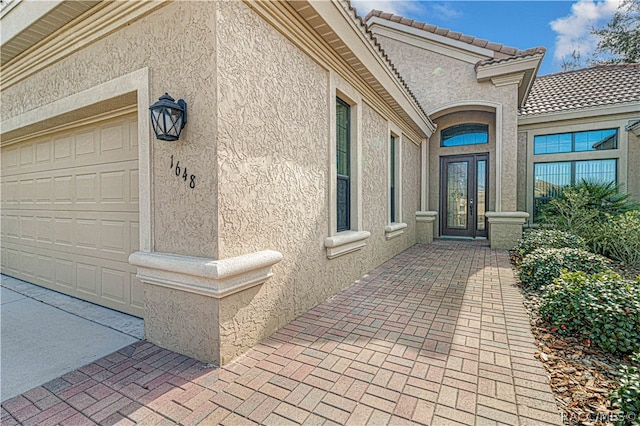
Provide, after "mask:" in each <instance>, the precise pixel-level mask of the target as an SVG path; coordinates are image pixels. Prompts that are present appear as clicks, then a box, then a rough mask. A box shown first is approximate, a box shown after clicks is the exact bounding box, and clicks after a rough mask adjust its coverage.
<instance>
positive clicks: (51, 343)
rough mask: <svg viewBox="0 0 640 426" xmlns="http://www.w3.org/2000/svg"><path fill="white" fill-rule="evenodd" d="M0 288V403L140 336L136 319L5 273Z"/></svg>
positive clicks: (140, 320) (132, 341)
mask: <svg viewBox="0 0 640 426" xmlns="http://www.w3.org/2000/svg"><path fill="white" fill-rule="evenodd" d="M0 291H1V293H0V317H1V318H0V319H1V322H0V327H1V330H0V333H1V338H0V353H1V357H0V379H1V380H0V382H1V391H0V400H1V401H5V400H7V399H10V398H12V397H14V396H16V395H20V394H21V393H23V392H26V391H28V390H29V389H31V388H34V387H36V386H39V385H42V384H43V383H46V382H48V381H50V380H52V379H55V378H56V377H60V376H62V375H63V374H66V373H68V372H70V371H73V370H75V369H77V368H79V367H82V366H83V365H86V364H89V363H91V362H93V361H96V360H98V359H100V358H102V357H104V356H106V355H108V354H110V353H112V352H114V351H117V350H118V349H120V348H122V347H124V346H127V345H130V344H132V343H134V342H136V341H138V340H140V339H141V338H142V337H143V333H144V331H143V322H142V319H140V318H135V317H131V316H129V315H125V314H122V313H120V312H115V311H112V310H110V309H106V308H103V307H100V306H97V305H94V304H92V303H88V302H84V301H81V300H78V299H74V298H72V297H69V296H66V295H63V294H60V293H57V292H54V291H51V290H47V289H44V288H42V287H38V286H35V285H33V284H29V283H26V282H24V281H20V280H17V279H15V278H11V277H8V276H5V275H2V276H1V281H0Z"/></svg>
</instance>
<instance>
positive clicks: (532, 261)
mask: <svg viewBox="0 0 640 426" xmlns="http://www.w3.org/2000/svg"><path fill="white" fill-rule="evenodd" d="M609 264H610V261H609V259H607V258H605V257H602V256H600V255H597V254H593V253H591V252H588V251H586V250H582V249H574V248H542V249H537V250H535V251H534V252H533V253H531V254H529V255H527V256H526V257H525V258H524V259H522V262H520V269H519V271H518V275H519V276H520V281H521V282H522V284H523V285H524V286H525V287H527V288H530V289H536V290H537V289H540V288H541V287H543V286H546V285H548V284H552V283H553V280H554V279H555V278H558V277H559V276H560V274H562V272H563V271H565V270H568V271H583V272H586V273H589V274H595V273H598V272H604V271H606V270H608V269H609Z"/></svg>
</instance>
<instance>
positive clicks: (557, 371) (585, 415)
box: [514, 264, 633, 425]
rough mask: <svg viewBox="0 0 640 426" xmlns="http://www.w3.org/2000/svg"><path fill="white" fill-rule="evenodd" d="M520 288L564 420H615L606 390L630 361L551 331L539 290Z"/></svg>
mask: <svg viewBox="0 0 640 426" xmlns="http://www.w3.org/2000/svg"><path fill="white" fill-rule="evenodd" d="M514 267H515V264H514ZM522 292H523V295H524V298H525V300H524V304H525V307H526V308H527V310H528V312H529V318H530V322H531V331H532V333H533V336H534V338H535V339H536V344H537V346H538V351H537V352H536V357H537V358H538V359H539V360H540V361H541V362H542V363H543V364H544V366H545V369H546V370H547V372H548V375H549V378H550V380H549V382H550V385H551V389H552V390H553V393H554V395H555V398H556V402H557V404H558V408H559V409H560V410H561V413H562V417H563V421H564V423H565V424H569V425H612V424H616V423H617V420H618V418H619V417H620V414H621V413H620V410H619V409H617V408H613V407H612V406H611V401H610V400H609V394H610V393H611V392H612V391H613V390H614V389H616V388H617V387H618V381H619V378H620V373H619V371H620V369H621V368H622V367H624V366H629V365H630V363H629V359H628V358H627V357H623V356H619V355H612V354H610V353H608V352H605V351H603V350H602V349H600V348H598V347H597V346H594V345H587V342H585V341H580V340H579V339H577V338H575V337H571V336H563V335H560V334H558V333H557V330H555V331H552V329H553V328H554V327H552V326H551V325H550V324H548V323H546V322H545V321H544V320H542V318H541V317H540V315H539V309H540V296H539V294H537V293H535V292H531V291H526V290H524V289H523V290H522ZM632 424H633V423H632Z"/></svg>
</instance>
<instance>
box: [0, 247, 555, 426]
mask: <svg viewBox="0 0 640 426" xmlns="http://www.w3.org/2000/svg"><path fill="white" fill-rule="evenodd" d="M514 284H515V278H514V276H513V272H512V270H511V268H510V265H509V259H508V255H507V253H506V252H503V251H495V250H491V249H489V248H488V247H487V246H486V245H483V244H478V243H469V242H447V241H436V242H435V243H434V244H431V245H428V246H422V245H417V246H414V247H412V248H410V249H408V250H406V251H405V252H403V253H401V254H400V255H398V256H396V257H394V258H393V259H391V260H389V261H388V262H386V263H385V264H383V265H382V266H380V267H378V268H377V269H375V270H374V271H372V272H371V273H369V274H367V275H366V276H364V277H363V278H362V279H361V280H359V281H357V282H355V283H353V284H352V285H350V286H349V287H347V288H346V289H344V290H343V291H341V292H340V293H338V294H336V295H335V296H333V297H331V298H329V299H328V300H326V301H325V302H323V303H321V304H320V305H318V306H316V307H314V308H313V309H311V310H309V311H308V312H307V313H305V314H303V315H302V316H300V317H299V318H297V319H296V320H294V321H292V322H291V323H290V324H288V325H287V326H285V327H283V328H282V329H281V330H279V331H278V332H276V333H275V334H273V335H272V336H271V337H269V338H267V339H266V340H264V341H263V342H261V343H259V344H258V345H256V346H255V347H253V348H252V349H251V350H249V351H248V352H247V353H245V354H244V355H242V356H241V357H239V358H238V359H236V360H235V361H234V362H232V363H231V364H229V365H227V366H225V367H224V368H222V369H216V368H212V367H209V366H207V365H205V364H202V363H200V362H197V361H195V360H193V359H190V358H187V357H185V356H183V355H178V354H176V353H173V352H171V351H167V350H165V349H161V348H159V347H157V346H154V345H152V344H150V343H147V342H138V343H136V344H133V345H131V346H129V347H126V348H124V349H122V350H120V351H118V352H116V353H114V354H111V355H109V356H107V357H105V358H103V359H101V360H99V361H96V362H95V363H92V364H89V365H87V366H85V367H82V368H81V369H79V370H77V371H75V372H73V373H69V374H66V375H64V376H62V377H61V378H59V379H56V380H53V381H51V382H49V383H46V384H44V385H43V386H40V387H37V388H35V389H32V390H30V391H28V392H26V393H25V394H23V395H21V396H18V397H16V398H13V399H11V400H8V401H5V402H4V403H3V404H2V419H1V421H2V424H3V425H5V424H6V425H11V424H45V425H46V424H69V425H80V424H118V425H129V424H144V425H162V424H185V425H194V424H203V425H207V424H223V425H243V424H274V425H285V424H353V425H359V424H372V425H379V424H433V425H438V424H443V425H449V424H463V425H475V424H511V425H514V424H521V425H536V424H560V423H561V422H560V416H559V413H558V409H557V406H556V404H555V402H554V397H553V394H552V393H551V390H550V387H549V385H548V383H547V377H546V374H545V371H544V369H543V367H542V366H541V365H540V364H539V363H538V361H537V360H536V359H535V358H534V356H533V354H534V351H535V349H536V347H535V344H534V340H533V337H532V335H531V332H530V330H529V321H528V317H527V313H526V311H525V310H524V307H523V305H522V298H521V296H520V293H519V292H518V290H517V288H516V287H515V286H514Z"/></svg>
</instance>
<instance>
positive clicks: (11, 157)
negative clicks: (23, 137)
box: [0, 147, 18, 175]
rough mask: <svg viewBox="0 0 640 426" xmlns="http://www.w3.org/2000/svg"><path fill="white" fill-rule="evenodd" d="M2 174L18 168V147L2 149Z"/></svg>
mask: <svg viewBox="0 0 640 426" xmlns="http://www.w3.org/2000/svg"><path fill="white" fill-rule="evenodd" d="M0 164H1V165H2V172H3V173H2V174H3V175H4V174H5V172H11V171H14V170H16V169H17V168H18V148H15V147H8V148H6V149H3V150H2V161H1V162H0Z"/></svg>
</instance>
